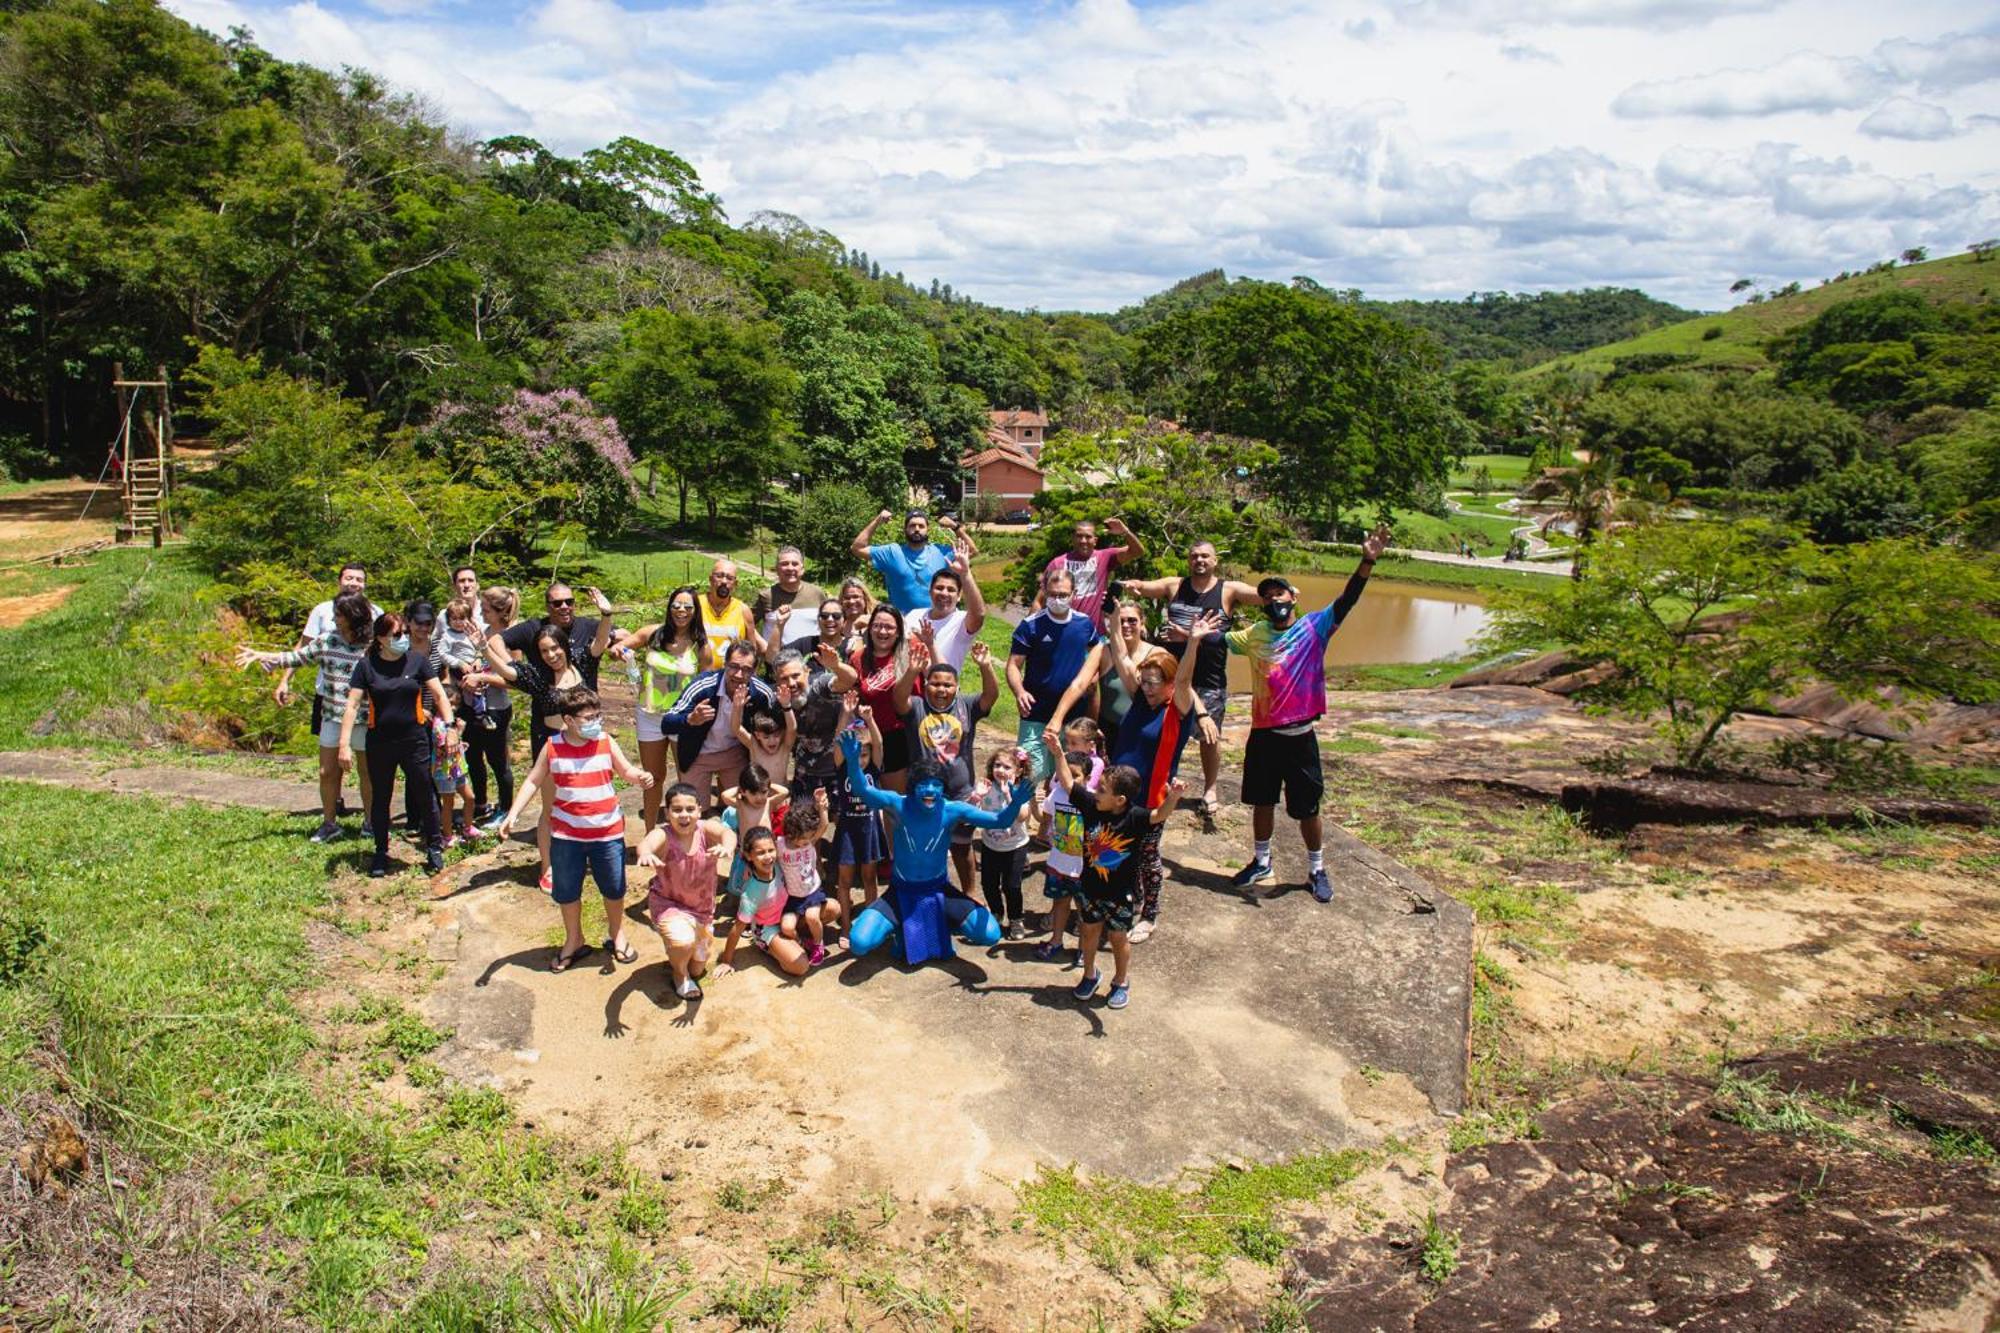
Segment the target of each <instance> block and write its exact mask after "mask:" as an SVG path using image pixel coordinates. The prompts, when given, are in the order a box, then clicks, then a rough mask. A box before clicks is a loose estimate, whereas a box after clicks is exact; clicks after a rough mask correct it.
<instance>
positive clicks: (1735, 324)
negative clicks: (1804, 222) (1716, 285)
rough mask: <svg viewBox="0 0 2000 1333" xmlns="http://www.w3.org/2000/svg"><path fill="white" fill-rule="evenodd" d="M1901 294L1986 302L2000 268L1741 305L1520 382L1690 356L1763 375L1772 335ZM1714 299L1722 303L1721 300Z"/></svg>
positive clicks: (1928, 269)
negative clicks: (1629, 360) (1623, 362)
mask: <svg viewBox="0 0 2000 1333" xmlns="http://www.w3.org/2000/svg"><path fill="white" fill-rule="evenodd" d="M1862 267H1866V264H1865V263H1864V264H1863V265H1862ZM1900 288H1908V289H1911V290H1914V291H1918V292H1922V293H1923V294H1924V295H1925V296H1928V297H1929V298H1931V299H1932V300H1934V301H1989V300H1992V299H1993V297H1994V295H1995V294H1996V293H2000V260H1988V261H1987V262H1985V263H1979V262H1978V261H1976V260H1974V259H1973V258H1972V256H1971V255H1953V256H1951V257H1949V258H1946V259H1933V260H1931V261H1929V262H1928V263H1923V264H1912V265H1909V266H1907V267H1905V266H1901V265H1899V266H1898V267H1896V268H1894V269H1890V270H1887V271H1885V272H1881V273H1863V274H1859V275H1857V276H1854V277H1850V278H1848V279H1846V280H1845V281H1843V282H1831V283H1828V284H1826V285H1825V286H1822V287H1807V288H1806V289H1805V290H1803V291H1801V292H1799V293H1798V294H1797V295H1795V296H1781V297H1777V298H1774V299H1772V300H1768V301H1760V302H1758V303H1757V304H1756V305H1740V306H1737V307H1736V308H1735V309H1733V310H1727V311H1724V312H1722V313H1721V314H1715V315H1698V316H1696V317H1695V318H1693V319H1688V320H1683V321H1681V322H1680V323H1678V324H1669V325H1667V326H1665V327H1664V328H1658V329H1651V330H1648V331H1647V332H1645V333H1642V334H1639V335H1638V336H1637V337H1634V338H1627V339H1625V340H1624V341H1622V342H1615V343H1606V344H1604V345H1603V346H1601V347H1593V348H1591V349H1590V350H1589V351H1586V352H1577V353H1575V354H1574V355H1571V356H1565V357H1558V358H1557V359H1555V360H1553V361H1545V362H1543V363H1542V364H1540V365H1538V366H1534V367H1532V368H1530V369H1528V370H1525V371H1523V372H1522V373H1521V378H1522V379H1524V380H1528V381H1532V380H1534V379H1537V378H1539V377H1541V376H1545V375H1551V374H1555V373H1557V372H1559V371H1581V372H1586V373H1595V374H1602V373H1604V372H1606V371H1609V370H1610V369H1611V368H1612V367H1613V365H1614V364H1615V363H1616V362H1617V361H1618V360H1619V359H1620V358H1623V357H1630V356H1643V355H1648V354H1659V353H1666V354H1670V355H1684V356H1692V357H1693V358H1694V361H1693V362H1692V363H1690V364H1692V365H1695V366H1699V367H1708V368H1715V369H1738V370H1762V369H1764V368H1765V367H1767V366H1768V365H1769V364H1770V363H1769V360H1768V359H1767V358H1766V357H1765V355H1764V344H1765V343H1766V342H1767V341H1768V340H1769V339H1770V338H1771V337H1773V336H1774V335H1776V334H1779V333H1783V332H1785V331H1786V330H1787V329H1790V328H1794V327H1796V326H1797V325H1800V324H1803V323H1805V322H1806V321H1807V320H1809V319H1812V318H1813V317H1814V316H1816V315H1818V314H1820V313H1821V312H1822V311H1824V310H1826V309H1827V308H1828V307H1829V306H1832V305H1837V304H1838V303H1840V302H1842V301H1852V300H1854V299H1855V298H1857V297H1861V296H1874V295H1877V294H1879V293H1881V292H1887V291H1894V290H1897V289H1900ZM1717 295H1718V299H1720V297H1721V293H1718V294H1717ZM1710 329H1720V330H1721V332H1720V333H1718V334H1716V335H1715V336H1713V337H1707V336H1704V335H1706V334H1707V333H1708V331H1709V330H1710Z"/></svg>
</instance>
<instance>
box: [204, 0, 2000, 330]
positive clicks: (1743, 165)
mask: <svg viewBox="0 0 2000 1333" xmlns="http://www.w3.org/2000/svg"><path fill="white" fill-rule="evenodd" d="M168 3H169V4H170V5H171V6H172V7H173V8H175V9H176V10H177V11H178V12H181V13H183V14H186V15H187V16H189V17H190V18H193V19H195V20H196V21H198V22H201V23H202V24H203V25H204V26H207V27H209V28H210V29H211V30H213V31H222V30H223V29H225V28H226V27H228V26H231V25H232V24H247V25H248V26H250V27H251V28H253V29H254V30H255V32H256V34H257V36H258V39H259V40H260V41H262V42H263V43H264V44H265V45H267V46H269V47H270V48H271V49H273V50H274V51H277V52H278V53H279V54H281V55H285V56H288V57H292V58H300V59H309V60H313V61H315V62H318V63H321V64H326V65H337V64H340V63H354V64H362V65H366V66H368V67H369V68H372V69H375V70H377V71H378V72H380V73H382V74H383V75H384V76H385V77H387V78H388V79H390V80H391V81H392V82H394V83H396V84H398V85H400V86H402V87H405V88H408V89H411V90H413V91H417V92H420V93H422V94H424V95H426V96H427V97H429V98H430V99H431V100H432V101H433V102H434V103H436V104H437V105H438V106H440V107H441V108H443V110H444V111H445V113H446V114H447V115H449V116H450V117H451V118H452V119H453V120H454V122H455V123H456V124H457V125H458V126H459V127H460V128H461V129H463V130H464V131H466V132H467V133H469V134H471V135H474V136H477V137H482V138H483V137H489V136H492V135H495V134H500V133H510V132H517V133H525V134H529V135H532V136H534V137H536V138H539V139H541V140H542V141H543V142H545V143H547V144H549V145H550V146H551V147H552V148H555V149H557V150H558V151H563V152H578V151H581V150H583V149H585V148H589V147H592V146H595V145H598V144H602V143H605V142H608V141H609V140H611V139H613V138H616V137H617V136H619V135H622V134H630V135H633V136H635V137H638V138H641V139H645V140H648V141H650V142H654V143H659V144H662V145H665V146H668V147H671V148H673V149H675V150H676V151H678V152H680V153H682V154H683V155H684V156H686V157H688V158H689V159H690V160H691V161H693V162H694V163H695V164H696V165H697V167H698V168H699V169H700V170H701V172H702V175H703V178H704V180H705V181H706V182H707V183H708V184H709V186H710V187H711V188H713V189H716V190H718V191H719V192H720V193H721V194H722V196H723V199H724V202H725V204H726V205H727V207H728V209H729V212H730V214H731V216H733V217H736V218H746V217H748V216H750V215H751V214H752V213H753V212H756V211H757V210H760V209H776V210H780V211H784V212H788V213H793V214H796V215H798V216H799V217H801V218H804V219H805V220H806V221H808V222H810V223H812V224H814V225H816V226H821V227H825V228H827V229H829V230H831V231H832V232H834V233H835V234H836V235H838V236H839V237H840V238H841V239H842V240H843V241H844V242H846V243H847V244H849V245H852V246H858V247H860V248H862V249H865V250H867V251H868V252H869V253H870V255H871V256H872V257H873V258H875V259H876V260H877V261H878V262H880V263H881V264H882V265H883V266H884V267H885V268H887V269H890V270H891V271H894V270H897V269H901V270H903V271H904V272H905V273H906V274H907V275H908V276H909V277H911V278H912V279H914V280H917V281H920V282H928V281H929V280H930V279H931V278H932V277H937V278H940V279H943V280H946V281H949V282H951V283H952V285H953V286H954V288H956V289H957V290H959V291H962V292H966V293H968V294H971V295H974V296H976V297H978V298H980V299H982V300H989V301H994V302H998V303H1003V304H1008V305H1015V306H1036V307H1040V308H1045V309H1061V308H1105V307H1108V306H1115V305H1118V304H1122V303H1125V302H1128V301H1132V300H1137V299H1139V298H1140V297H1143V296H1145V295H1147V294H1149V293H1151V292H1154V291H1157V290H1159V289H1160V288H1161V287H1164V286H1165V285H1167V284H1168V283H1170V282H1172V281H1174V280H1176V279H1178V278H1181V277H1185V276H1187V275H1188V274H1189V273H1193V272H1197V271H1200V270H1202V269H1207V268H1212V267H1215V266H1217V265H1221V266H1223V267H1225V268H1228V269H1229V270H1230V271H1231V272H1237V273H1249V274H1253V275H1255V276H1261V277H1272V278H1279V279H1283V278H1289V277H1291V276H1292V275H1294V274H1298V273H1305V274H1309V275H1311V276H1313V277H1315V278H1317V279H1319V280H1320V281H1322V282H1324V283H1326V284H1327V285H1329V286H1334V287H1347V286H1360V287H1362V288H1364V289H1366V290H1368V291H1369V292H1370V293H1371V294H1378V295H1384V296H1393V295H1402V294H1424V293H1430V294H1438V295H1447V296H1453V295H1462V294H1463V293H1465V292H1466V291H1469V290H1493V289H1505V290H1525V289H1532V288H1537V287H1543V286H1554V287H1573V286H1578V285H1583V284H1597V283H1617V284H1625V283H1637V284H1640V285H1644V286H1646V287H1647V288H1648V289H1649V290H1652V291H1654V292H1655V293H1656V294H1658V295H1661V296H1664V297H1666V298H1668V299H1677V300H1680V301H1683V302H1686V303H1701V304H1714V303H1716V302H1717V301H1719V300H1720V299H1721V298H1722V296H1723V292H1724V288H1725V287H1726V285H1727V283H1728V281H1729V280H1730V279H1731V278H1733V277H1735V276H1738V274H1739V272H1755V273H1757V274H1758V275H1759V276H1762V277H1766V278H1767V279H1770V280H1774V281H1780V282H1782V281H1786V280H1789V279H1790V278H1792V277H1798V278H1801V279H1806V280H1810V279H1811V278H1813V277H1814V276H1816V275H1818V274H1821V273H1824V272H1829V271H1832V270H1836V269H1838V268H1841V267H1853V266H1855V265H1856V264H1859V263H1865V262H1868V261H1870V260H1872V259H1876V258H1882V257H1885V256H1886V255H1889V254H1893V253H1895V252H1896V251H1897V250H1899V249H1901V248H1903V247H1904V246H1907V245H1911V244H1928V245H1931V246H1933V247H1935V251H1934V252H1936V253H1944V252H1945V251H1946V250H1948V249H1950V248H1952V247H1954V246H1956V245H1958V244H1961V243H1962V242H1963V241H1964V239H1965V238H1966V237H1968V236H1978V235H1989V234H1994V233H1996V232H2000V176H1996V174H1995V173H1994V172H1993V169H1992V167H1991V165H1990V158H1991V154H1990V150H1989V151H1988V152H1987V153H1985V154H1981V153H1980V152H1979V151H1978V145H1979V143H1980V142H1982V141H1985V142H1988V143H1990V142H1991V137H1990V135H1988V134H1987V133H1986V122H1985V121H1984V120H1982V117H1983V116H1984V114H1985V113H1986V112H1987V111H1988V109H1989V108H1988V107H1986V106H1983V105H1981V104H1980V103H1979V101H1978V100H1977V93H1978V90H1977V88H1976V83H1977V81H1978V79H1980V78H1983V77H1986V76H1985V75H1983V74H1981V72H1980V71H1981V70H1982V69H1985V68H1987V65H1986V64H1983V63H1982V62H1983V61H1985V60H1987V57H1985V56H1982V55H1980V54H1979V53H1980V52H1981V51H1982V50H1985V49H1986V48H1984V47H1981V46H1979V45H1977V43H1978V42H1980V41H1983V40H1985V39H1977V38H1972V37H1965V36H1957V37H1954V36H1952V35H1951V34H1952V29H1953V27H1954V25H1955V24H1956V25H1962V24H1963V22H1964V19H1963V6H1962V4H1959V3H1957V2H1956V0H1904V3H1903V5H1901V6H1899V7H1898V11H1897V12H1895V13H1885V12H1884V11H1883V10H1882V8H1881V7H1880V6H1875V5H1869V4H1865V3H1863V2H1862V0H1683V2H1680V3H1675V2H1673V0H1608V2H1607V3H1601V4H1600V3H1589V4H1586V3H1585V2H1584V0H1556V2H1555V3H1530V2H1529V0H1498V3H1491V4H1485V3H1482V4H1477V5H1475V4H1473V3H1472V0H1419V2H1418V3H1401V2H1400V0H1353V2H1352V3H1342V4H1340V5H1337V6H1336V5H1334V4H1332V3H1331V0H1176V3H1174V4H1171V5H1157V4H1150V3H1149V4H1141V5H1135V4H1132V3H1128V2H1127V0H1042V3H1038V4H1037V5H1034V6H1011V7H1001V6H994V5H990V4H984V3H981V4H973V3H971V2H970V0H944V3H941V4H932V5H922V6H920V5H917V4H915V3H914V2H913V0H911V2H909V3H898V2H896V0H691V2H689V3H682V2H681V0H672V2H671V3H670V2H669V0H534V3H533V4H531V5H525V6H516V5H509V6H501V5H477V4H474V3H471V0H318V3H317V4H314V3H306V2H303V0H168ZM1807 43H1810V44H1811V45H1813V46H1814V47H1815V48H1817V52H1816V53H1814V52H1801V53H1800V54H1799V55H1796V56H1792V57H1789V58H1781V59H1777V60H1775V61H1771V60H1769V59H1768V58H1761V57H1745V56H1743V55H1741V54H1736V55H1735V56H1734V58H1731V55H1730V54H1729V53H1745V52H1769V53H1772V55H1774V56H1782V53H1785V52H1788V51H1797V50H1798V48H1799V47H1801V46H1802V45H1805V44H1807ZM1968 43H1970V44H1971V45H1968ZM1968 52H1969V53H1970V54H1968ZM1496 53H1498V54H1499V56H1500V58H1498V59H1496V58H1495V57H1496ZM1718 53H1721V54H1718ZM1756 63H1765V64H1766V68H1763V69H1744V70H1734V71H1724V72H1722V73H1720V74H1718V73H1717V71H1716V67H1717V66H1718V65H1721V64H1738V65H1750V64H1756ZM1926 81H1928V83H1927V82H1926ZM1930 84H1935V85H1937V86H1936V88H1935V89H1933V90H1931V91H1923V92H1922V96H1921V98H1918V97H1917V93H1918V92H1919V91H1921V90H1922V89H1924V88H1926V87H1928V86H1929V85H1930ZM1966 90H1970V91H1966ZM1624 99H1634V100H1633V101H1628V102H1627V103H1626V105H1624V106H1621V107H1620V108H1619V110H1618V112H1614V111H1613V109H1612V108H1613V104H1614V102H1617V101H1622V100H1624ZM1899 99H1908V100H1911V101H1912V102H1913V103H1920V104H1921V105H1924V106H1931V107H1936V108H1937V109H1938V110H1940V111H1942V112H1943V114H1944V115H1945V116H1947V117H1949V118H1950V123H1952V124H1955V125H1958V126H1961V127H1965V129H1966V130H1967V132H1966V133H1962V134H1958V135H1955V136H1951V137H1948V138H1902V139H1898V140H1897V141H1896V142H1895V144H1894V145H1893V148H1889V147H1887V146H1886V145H1885V143H1884V141H1883V140H1882V139H1881V138H1880V137H1878V136H1879V135H1880V133H1881V132H1882V130H1883V128H1884V125H1885V123H1887V122H1885V121H1882V120H1878V119H1877V117H1880V116H1882V115H1884V113H1889V114H1890V115H1891V116H1892V117H1894V116H1903V117H1908V116H1909V115H1910V108H1907V107H1902V106H1901V101H1900V100H1899ZM1634 105H1637V106H1639V107H1641V108H1642V109H1644V114H1636V115H1635V114H1630V111H1631V110H1632V107H1633V106H1634ZM1829 105H1830V106H1832V107H1833V109H1838V110H1845V111H1847V112H1849V113H1850V114H1846V115H1840V116H1833V115H1826V114H1819V113H1816V112H1815V111H1814V110H1813V108H1816V107H1823V106H1829ZM1670 108H1671V110H1670ZM1689 108H1697V109H1695V110H1690V109H1689ZM1699 108H1706V109H1699ZM1892 108H1893V110H1892ZM1853 113H1860V114H1853ZM1749 115H1759V116H1769V117H1771V118H1772V119H1770V120H1766V121H1763V122H1760V123H1758V124H1756V125H1755V126H1754V130H1755V132H1754V133H1753V134H1748V135H1746V134H1745V133H1744V124H1743V119H1742V117H1744V116H1749ZM1862 115H1867V116H1868V121H1869V123H1870V124H1871V126H1872V128H1870V129H1868V130H1867V131H1866V132H1863V130H1862V129H1861V128H1860V125H1861V118H1862ZM1911 123H1914V122H1911ZM1759 140H1762V141H1764V142H1758V141H1759ZM1885 151H1886V152H1888V153H1890V154H1891V159H1890V160H1887V161H1877V162H1871V161H1869V160H1868V159H1869V157H1870V155H1871V154H1882V153H1884V152H1885Z"/></svg>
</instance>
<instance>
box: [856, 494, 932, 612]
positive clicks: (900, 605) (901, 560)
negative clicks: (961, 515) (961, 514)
mask: <svg viewBox="0 0 2000 1333" xmlns="http://www.w3.org/2000/svg"><path fill="white" fill-rule="evenodd" d="M889 516H890V515H889V511H888V510H886V509H884V510H883V511H882V512H881V513H879V514H877V515H875V517H873V518H871V519H869V520H868V526H867V527H865V528H863V529H861V531H860V533H859V534H857V535H856V536H855V538H854V544H853V548H852V549H853V551H854V554H856V555H858V556H863V557H865V558H866V559H867V561H868V563H869V564H871V565H873V566H874V567H875V572H876V573H877V574H880V575H881V576H882V586H883V587H885V588H887V589H888V590H889V603H890V605H892V606H894V607H895V608H896V609H897V610H898V611H901V612H902V613H903V614H904V615H906V616H907V615H911V614H913V613H914V612H917V611H920V610H922V609H924V608H925V607H928V606H929V605H930V604H931V577H932V575H934V574H936V573H937V572H938V571H939V570H940V569H950V568H951V561H952V556H953V555H954V554H955V552H954V549H953V547H952V546H951V545H950V544H948V543H945V542H933V541H932V540H931V520H930V516H929V515H927V514H925V513H924V512H923V511H922V510H921V509H913V510H911V511H910V512H909V513H908V514H906V515H904V516H903V540H902V541H901V542H899V543H896V544H894V545H889V546H873V545H870V543H871V542H872V541H873V540H874V537H875V529H876V528H878V527H880V526H881V525H882V524H883V523H884V522H885V521H887V520H888V518H889ZM940 523H942V520H940Z"/></svg>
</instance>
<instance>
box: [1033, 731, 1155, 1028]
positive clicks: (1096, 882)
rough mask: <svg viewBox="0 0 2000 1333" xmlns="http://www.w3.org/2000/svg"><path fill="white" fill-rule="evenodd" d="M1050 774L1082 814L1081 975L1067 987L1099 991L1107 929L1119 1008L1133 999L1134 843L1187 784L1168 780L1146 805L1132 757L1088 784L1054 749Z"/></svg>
mask: <svg viewBox="0 0 2000 1333" xmlns="http://www.w3.org/2000/svg"><path fill="white" fill-rule="evenodd" d="M1054 759H1055V766H1056V771H1055V780H1056V782H1057V783H1059V784H1061V785H1062V786H1064V787H1067V788H1069V799H1070V803H1071V804H1072V805H1073V806H1075V807H1076V813H1077V815H1078V817H1079V818H1080V819H1081V820H1082V823H1083V830H1084V839H1083V855H1082V860H1083V873H1082V874H1081V875H1080V876H1078V878H1077V891H1076V901H1077V916H1078V918H1079V920H1080V921H1081V923H1082V924H1081V925H1080V926H1079V927H1078V928H1077V940H1078V943H1079V944H1080V946H1081V960H1082V963H1083V980H1081V981H1079V982H1077V983H1076V989H1075V990H1074V991H1072V992H1071V994H1073V995H1074V996H1075V997H1076V998H1077V999H1079V1000H1091V999H1095V998H1096V997H1097V988H1098V986H1099V985H1100V984H1101V978H1100V977H1099V976H1098V972H1097V948H1098V945H1099V944H1100V943H1101V942H1102V941H1103V940H1104V938H1105V936H1106V935H1109V936H1110V942H1111V959H1112V962H1113V964H1114V967H1115V970H1114V971H1113V973H1112V976H1111V994H1110V996H1109V997H1108V998H1106V1000H1105V1002H1104V1004H1105V1007H1106V1008H1108V1009H1123V1008H1124V1007H1125V1006H1126V1004H1127V1003H1128V1002H1129V1001H1130V999H1131V970H1132V939H1131V931H1132V923H1133V921H1134V920H1135V919H1136V917H1137V915H1138V910H1139V846H1140V844H1141V843H1142V842H1143V841H1144V840H1145V838H1146V835H1147V834H1148V833H1150V832H1152V829H1153V826H1154V825H1156V824H1162V823H1165V822H1166V819H1167V815H1168V813H1169V812H1171V811H1172V810H1173V808H1174V807H1175V806H1177V805H1179V804H1180V799H1181V796H1182V795H1183V794H1184V793H1185V790H1186V789H1185V787H1184V786H1183V784H1182V783H1181V782H1180V781H1179V780H1178V779H1176V780H1175V781H1173V782H1172V783H1170V784H1168V786H1167V790H1166V799H1165V800H1163V801H1162V802H1161V803H1160V805H1159V807H1158V808H1157V809H1153V810H1148V809H1147V808H1146V806H1145V799H1146V780H1145V779H1144V778H1142V777H1140V776H1139V770H1138V769H1136V768H1133V767H1132V766H1131V765H1130V764H1113V765H1112V766H1111V767H1110V768H1108V769H1106V770H1105V771H1104V780H1103V781H1102V782H1100V783H1099V784H1098V785H1097V789H1096V790H1095V791H1092V790H1091V789H1090V788H1089V787H1088V786H1086V785H1085V784H1084V783H1082V782H1080V781H1078V780H1077V778H1078V773H1077V770H1076V769H1073V768H1071V767H1070V764H1069V756H1068V755H1066V754H1063V753H1062V752H1061V751H1060V750H1058V751H1056V752H1055V754H1054Z"/></svg>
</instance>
